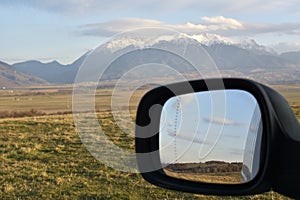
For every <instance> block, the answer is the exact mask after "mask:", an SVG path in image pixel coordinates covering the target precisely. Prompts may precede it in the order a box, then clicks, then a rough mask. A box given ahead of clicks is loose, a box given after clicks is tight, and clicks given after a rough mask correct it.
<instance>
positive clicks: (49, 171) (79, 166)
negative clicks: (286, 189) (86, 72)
mask: <svg viewBox="0 0 300 200" xmlns="http://www.w3.org/2000/svg"><path fill="white" fill-rule="evenodd" d="M277 87H279V90H281V89H282V92H283V94H284V95H285V96H286V97H288V99H289V101H290V102H291V104H292V105H293V108H294V109H295V112H296V113H298V118H299V117H300V116H299V112H300V108H299V105H300V103H299V98H298V97H299V95H300V93H299V91H300V87H299V86H290V87H291V88H290V89H289V88H288V89H287V87H282V88H281V87H280V86H277ZM71 91H72V88H71V87H68V86H57V87H55V88H35V89H32V88H31V89H30V88H22V89H19V90H18V89H14V90H2V91H0V112H12V111H15V112H20V111H28V110H31V109H36V110H37V111H38V112H45V113H47V114H49V113H52V114H53V115H44V116H31V117H22V118H3V119H0V199H224V197H216V196H203V195H194V194H187V193H182V192H176V191H171V190H167V189H162V188H159V187H156V186H153V185H151V184H149V183H147V182H146V181H144V180H143V179H142V177H141V176H140V175H138V174H131V173H124V172H119V171H116V170H114V169H112V168H110V167H107V166H105V165H103V164H102V163H101V162H99V161H97V160H96V159H95V158H94V157H92V156H91V155H90V153H89V152H88V151H87V150H86V148H85V147H84V145H83V144H82V143H81V141H80V138H79V136H78V134H77V132H76V129H75V126H74V122H73V118H72V115H71V114H55V113H57V112H70V111H71ZM110 92H111V90H110V89H101V90H99V91H98V92H97V95H98V97H99V99H100V100H99V103H98V104H97V105H98V111H99V113H98V115H99V120H100V122H101V124H102V125H103V127H104V129H105V130H106V131H108V133H110V134H109V135H108V136H109V137H110V138H111V140H113V142H114V143H115V144H117V145H119V146H121V147H124V148H126V149H129V150H131V151H133V149H134V141H133V138H129V137H123V136H124V134H123V133H122V132H121V130H120V129H119V128H118V127H116V125H114V123H112V121H111V120H112V116H111V114H110V112H108V111H107V110H106V108H107V107H105V108H103V109H102V108H101V106H100V105H103V106H105V105H106V106H107V103H109V102H110V97H109V95H107V94H109V93H110ZM143 92H144V91H142V90H141V91H138V92H137V93H136V94H135V95H136V96H139V95H141V94H142V93H143ZM136 99H137V98H134V97H133V98H132V102H133V103H132V104H133V105H134V104H136V103H137V102H135V101H137V100H136ZM101 109H102V110H101ZM226 199H287V198H285V197H283V196H281V195H279V194H277V193H274V192H269V193H265V194H261V195H255V196H245V197H226Z"/></svg>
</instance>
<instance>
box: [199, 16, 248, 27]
mask: <svg viewBox="0 0 300 200" xmlns="http://www.w3.org/2000/svg"><path fill="white" fill-rule="evenodd" d="M201 19H202V21H204V22H206V23H209V24H216V25H219V27H222V28H223V29H243V24H242V23H241V22H239V21H238V20H235V19H232V18H225V17H223V16H217V17H202V18H201Z"/></svg>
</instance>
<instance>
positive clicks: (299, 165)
mask: <svg viewBox="0 0 300 200" xmlns="http://www.w3.org/2000/svg"><path fill="white" fill-rule="evenodd" d="M230 89H238V90H243V91H246V92H248V93H250V94H252V95H253V96H254V97H255V99H256V101H257V103H258V105H259V108H260V111H261V118H262V124H263V131H262V141H261V152H260V162H259V171H258V173H257V175H256V176H255V178H253V179H252V180H251V181H249V182H245V183H241V184H213V183H202V182H195V181H190V180H183V179H178V178H174V177H170V176H168V175H166V174H165V173H164V171H163V170H162V168H163V167H162V164H161V161H160V155H159V134H160V133H159V119H160V116H161V112H162V106H163V105H164V104H165V103H166V101H167V100H168V99H170V98H172V97H174V96H178V95H183V94H188V93H195V92H201V91H212V90H230ZM285 116H286V117H285ZM286 119H288V120H286ZM295 129H297V130H295ZM297 133H299V123H298V121H297V119H296V117H295V116H294V114H293V111H292V110H291V108H290V106H289V105H288V103H287V102H286V101H285V99H284V98H283V97H282V96H281V95H280V94H278V93H277V92H276V91H274V90H272V89H271V88H269V87H267V86H265V85H262V84H260V83H257V82H255V81H252V80H247V79H233V78H228V79H207V80H196V81H187V82H181V83H175V84H170V85H166V86H160V87H158V88H155V89H153V90H151V91H149V92H148V93H147V94H145V96H144V97H143V98H142V100H141V102H140V104H139V107H138V111H137V117H136V139H135V140H136V153H137V162H138V166H139V169H140V171H141V174H142V176H143V178H144V179H145V180H147V181H149V182H150V183H153V184H155V185H158V186H161V187H165V188H169V189H174V190H179V191H184V192H191V193H198V194H207V195H252V194H258V193H263V192H266V191H269V190H270V189H273V190H274V191H276V192H279V193H282V194H285V195H287V196H290V197H299V195H300V192H299V190H297V188H298V186H297V185H298V184H297V183H296V181H298V182H299V180H300V171H299V169H300V156H298V155H297V152H300V144H299V142H298V141H297V139H300V137H299V135H298V134H297ZM299 134H300V133H299ZM291 165H293V166H291ZM290 170H292V174H288V173H291V171H290ZM290 184H294V185H293V186H291V185H290Z"/></svg>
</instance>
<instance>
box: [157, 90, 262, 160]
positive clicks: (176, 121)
mask: <svg viewBox="0 0 300 200" xmlns="http://www.w3.org/2000/svg"><path fill="white" fill-rule="evenodd" d="M255 108H257V101H256V99H255V98H254V97H253V96H252V95H251V94H250V93H248V92H246V91H242V90H226V92H225V90H216V91H206V92H198V93H194V94H185V95H181V96H177V97H173V98H170V99H169V100H168V101H167V102H166V103H165V105H164V107H163V110H162V116H161V124H160V156H161V161H162V162H163V163H174V161H176V162H180V163H187V162H206V161H211V160H219V161H225V162H242V161H243V158H244V152H245V146H246V141H247V136H248V134H249V133H250V134H251V130H253V129H255V127H253V126H256V125H255V124H250V123H251V121H252V117H253V113H254V110H255ZM260 115H261V114H260V111H259V115H257V116H254V117H259V118H260V117H261V116H260ZM256 121H257V120H256ZM259 121H260V120H259ZM252 134H253V133H252Z"/></svg>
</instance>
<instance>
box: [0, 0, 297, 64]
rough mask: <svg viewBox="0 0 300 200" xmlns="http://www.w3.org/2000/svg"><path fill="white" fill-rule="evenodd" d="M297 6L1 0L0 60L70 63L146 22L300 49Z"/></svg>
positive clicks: (194, 0) (213, 0) (200, 0)
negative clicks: (119, 34)
mask: <svg viewBox="0 0 300 200" xmlns="http://www.w3.org/2000/svg"><path fill="white" fill-rule="evenodd" d="M299 10H300V4H299V3H298V2H297V1H296V0H285V1H282V0H280V1H279V0H272V1H271V0H266V1H263V2H262V1H258V0H255V1H254V0H253V1H240V2H238V1H232V0H229V1H219V0H210V1H206V0H205V1H204V0H186V1H179V0H172V1H171V0H166V1H158V0H154V1H147V2H146V1H137V0H121V1H107V0H104V1H96V0H65V1H59V0H43V1H38V0H28V1H22V0H2V1H0V24H1V34H0V44H1V50H0V60H2V61H4V62H8V63H15V62H19V61H23V60H32V59H36V60H40V61H43V62H48V61H52V60H58V61H59V62H61V63H70V62H72V61H73V60H75V59H76V58H77V57H79V56H81V55H82V54H83V53H85V52H86V51H87V50H90V49H93V48H95V47H97V46H98V45H100V44H101V43H103V42H104V41H105V40H106V39H108V38H109V37H110V36H112V35H114V34H116V33H118V32H120V31H126V30H130V29H134V28H140V27H149V26H151V27H153V26H155V27H162V28H164V27H166V28H172V29H176V30H178V31H181V32H187V33H190V34H198V33H203V32H211V33H214V34H221V35H225V36H226V37H246V38H253V39H255V40H256V41H257V42H258V43H259V44H262V45H267V46H271V47H273V48H274V49H275V50H276V51H278V52H283V51H300V12H299Z"/></svg>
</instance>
